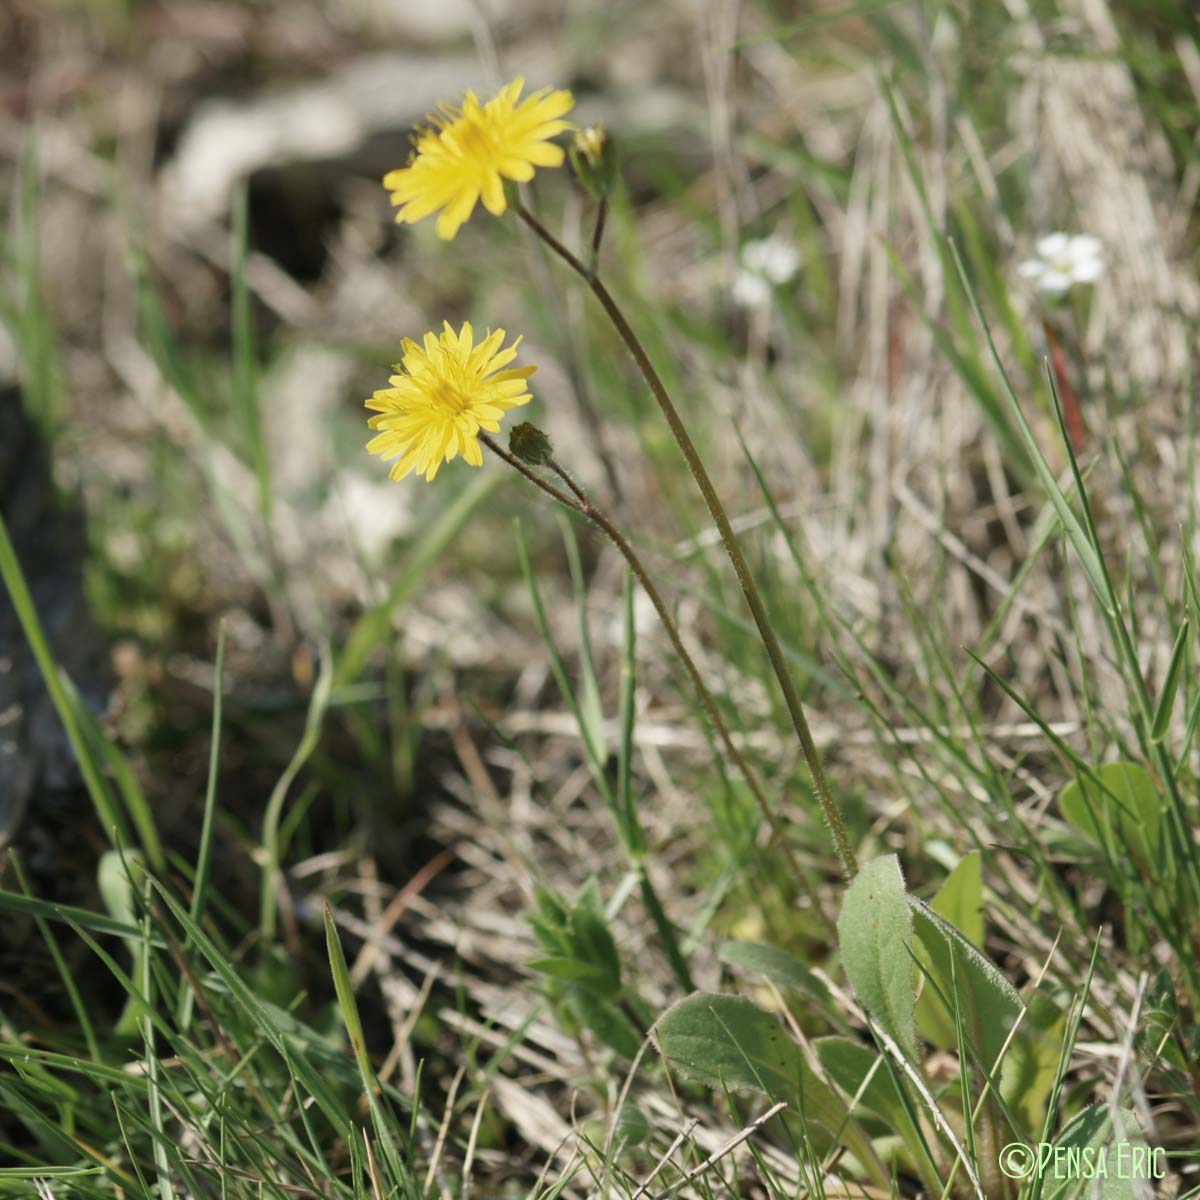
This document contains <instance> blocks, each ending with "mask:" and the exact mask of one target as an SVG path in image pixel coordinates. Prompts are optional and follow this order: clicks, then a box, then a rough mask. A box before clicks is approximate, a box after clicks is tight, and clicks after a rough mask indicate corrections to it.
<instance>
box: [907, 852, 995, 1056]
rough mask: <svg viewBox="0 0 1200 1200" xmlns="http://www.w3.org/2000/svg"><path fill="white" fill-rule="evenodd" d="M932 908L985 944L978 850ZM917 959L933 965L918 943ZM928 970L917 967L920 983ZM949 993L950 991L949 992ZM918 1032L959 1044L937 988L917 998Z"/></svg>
mask: <svg viewBox="0 0 1200 1200" xmlns="http://www.w3.org/2000/svg"><path fill="white" fill-rule="evenodd" d="M929 907H930V908H931V909H932V910H933V911H934V912H935V913H937V914H938V916H940V917H945V919H946V920H947V921H949V922H950V924H951V925H953V926H954V927H955V929H957V930H958V931H959V933H961V934H962V935H963V936H964V937H965V938H966V939H967V940H968V941H969V942H971V943H972V944H973V945H974V946H977V947H978V946H982V945H983V869H982V865H981V859H980V855H979V853H978V851H972V852H971V853H970V854H968V855H966V857H964V858H963V860H962V861H961V862H960V863H959V864H958V866H956V867H955V868H954V870H953V871H951V872H950V874H949V876H948V877H947V879H946V882H945V883H943V884H942V886H941V889H940V890H939V891H938V894H937V895H936V896H934V898H933V900H932V901H931V902H930V905H929ZM916 952H917V959H918V961H919V962H921V963H923V964H924V966H925V967H926V969H928V968H929V965H930V963H929V956H928V954H927V953H925V952H924V951H923V949H922V948H921V946H919V945H918V946H917V951H916ZM922 979H924V973H923V972H922V971H921V969H920V967H917V982H918V984H919V983H920V982H921V980H922ZM946 994H947V995H949V993H946ZM917 1032H918V1033H920V1035H921V1036H922V1037H923V1038H924V1039H925V1040H926V1041H928V1042H932V1043H933V1044H934V1045H935V1046H939V1047H941V1048H942V1049H944V1050H950V1049H953V1048H954V1047H955V1046H956V1044H957V1043H956V1041H955V1038H954V1021H953V1018H952V1016H950V1015H949V1014H947V1012H946V1009H945V1006H944V1005H943V1004H942V1001H941V1000H940V999H939V997H938V995H937V993H936V992H935V991H934V989H933V988H929V987H926V988H922V989H921V992H920V995H919V996H918V997H917Z"/></svg>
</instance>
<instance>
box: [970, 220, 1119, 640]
mask: <svg viewBox="0 0 1200 1200" xmlns="http://www.w3.org/2000/svg"><path fill="white" fill-rule="evenodd" d="M949 245H950V252H951V254H952V255H953V256H954V263H955V266H956V267H957V268H958V276H959V278H960V279H961V280H962V285H963V288H964V290H965V291H966V293H967V298H968V299H969V300H970V302H971V307H972V309H974V311H975V317H976V319H977V320H978V321H979V324H980V327H981V328H982V329H983V336H984V338H985V340H986V341H987V345H988V350H989V352H990V354H991V358H992V362H993V363H994V364H995V367H996V373H997V374H998V375H999V377H1000V383H1001V387H1002V391H1001V395H1002V396H1003V397H1004V400H1005V401H1006V403H1007V406H1008V414H1009V417H1010V418H1011V419H1012V422H1013V424H1015V425H1016V427H1017V433H1018V435H1019V436H1020V439H1021V441H1022V443H1023V444H1024V446H1025V451H1026V453H1027V454H1028V455H1029V461H1030V462H1031V463H1032V464H1033V469H1034V471H1036V473H1037V476H1038V479H1039V481H1040V482H1041V485H1042V489H1043V491H1044V492H1045V493H1046V498H1047V499H1048V500H1049V501H1050V503H1051V504H1053V505H1054V511H1055V513H1056V514H1057V515H1058V519H1059V521H1060V522H1061V524H1062V527H1063V529H1065V530H1066V533H1067V538H1068V539H1069V541H1070V543H1071V546H1072V548H1073V549H1074V551H1075V553H1076V554H1077V555H1078V556H1079V561H1080V563H1081V564H1082V566H1083V569H1084V572H1085V573H1086V574H1087V577H1088V581H1089V582H1090V583H1091V585H1092V590H1093V591H1094V592H1095V594H1096V599H1097V600H1098V601H1099V602H1100V605H1101V607H1102V608H1103V609H1104V611H1105V612H1106V613H1107V614H1108V615H1109V616H1113V615H1114V612H1113V597H1112V593H1111V590H1110V588H1109V584H1108V580H1107V579H1106V578H1105V574H1104V566H1103V564H1102V563H1101V561H1100V555H1099V552H1098V551H1097V550H1096V547H1095V546H1094V545H1093V544H1092V540H1091V538H1090V537H1089V536H1088V533H1087V530H1086V529H1084V527H1083V523H1082V522H1081V521H1080V520H1079V518H1078V517H1077V516H1076V515H1075V512H1074V510H1073V509H1072V508H1071V505H1070V503H1069V501H1068V500H1067V497H1066V496H1065V495H1064V493H1063V491H1062V489H1061V488H1060V487H1059V486H1058V480H1057V479H1055V477H1054V472H1053V471H1051V469H1050V464H1049V463H1047V461H1046V457H1045V455H1044V454H1043V453H1042V448H1041V447H1040V446H1039V445H1038V443H1037V438H1036V437H1034V434H1033V430H1032V429H1031V428H1030V427H1029V422H1028V421H1027V420H1026V419H1025V414H1024V412H1023V411H1022V410H1021V402H1020V401H1019V400H1018V399H1017V394H1016V392H1014V391H1013V388H1012V384H1011V383H1010V382H1009V378H1008V374H1007V372H1006V371H1005V370H1004V362H1003V360H1002V359H1001V357H1000V353H999V351H998V350H997V349H996V343H995V342H994V341H993V339H992V331H991V329H990V328H989V326H988V323H987V321H986V320H984V316H983V310H982V309H981V308H980V306H979V300H978V298H977V297H976V295H975V290H974V288H972V286H971V280H970V278H969V276H968V275H967V271H966V268H965V267H964V266H963V261H962V257H961V256H960V254H959V252H958V247H957V246H956V245H955V244H954V242H953V241H951V242H950V243H949Z"/></svg>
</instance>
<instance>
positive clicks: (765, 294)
mask: <svg viewBox="0 0 1200 1200" xmlns="http://www.w3.org/2000/svg"><path fill="white" fill-rule="evenodd" d="M738 257H739V261H740V263H741V266H740V268H739V270H738V273H737V275H735V276H734V280H733V301H734V303H735V304H739V305H741V307H742V308H763V307H765V306H766V305H768V304H770V302H771V295H772V289H773V288H774V287H775V286H776V285H778V284H782V283H787V282H789V281H790V280H791V279H793V278H794V277H795V275H796V272H797V271H798V270H799V269H800V251H799V250H797V249H796V247H795V246H794V245H793V244H792V243H791V242H790V241H788V239H787V238H785V237H781V236H780V235H779V234H775V233H773V234H771V236H770V237H766V238H761V239H759V240H757V241H752V242H746V243H745V244H744V245H743V246H742V251H741V254H740V255H739V256H738Z"/></svg>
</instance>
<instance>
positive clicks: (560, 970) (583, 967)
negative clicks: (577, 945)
mask: <svg viewBox="0 0 1200 1200" xmlns="http://www.w3.org/2000/svg"><path fill="white" fill-rule="evenodd" d="M525 965H526V966H527V967H528V968H529V969H530V970H531V971H538V972H540V973H541V974H542V975H549V976H550V978H551V979H560V980H562V982H563V983H577V984H580V985H581V986H583V987H588V986H589V985H590V986H592V987H593V988H594V989H595V990H597V991H607V990H608V987H607V982H608V979H607V977H606V976H605V974H604V972H603V971H601V970H600V969H599V968H598V967H597V966H596V965H595V964H594V963H589V962H584V961H583V960H582V959H578V958H571V957H569V956H567V955H563V954H547V955H544V956H543V957H541V958H531V959H530V960H529V961H528V962H527V963H526V964H525Z"/></svg>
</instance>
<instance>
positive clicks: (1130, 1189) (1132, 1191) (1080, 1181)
mask: <svg viewBox="0 0 1200 1200" xmlns="http://www.w3.org/2000/svg"><path fill="white" fill-rule="evenodd" d="M1118 1117H1119V1119H1118V1122H1117V1123H1116V1126H1115V1127H1114V1122H1113V1113H1112V1109H1110V1108H1109V1107H1108V1105H1106V1104H1093V1105H1092V1106H1091V1107H1090V1108H1085V1109H1084V1110H1083V1111H1082V1112H1081V1113H1079V1114H1078V1115H1077V1116H1075V1117H1073V1118H1072V1119H1071V1120H1070V1121H1069V1122H1068V1123H1067V1125H1066V1127H1065V1128H1064V1129H1063V1131H1062V1133H1060V1134H1059V1136H1058V1137H1057V1138H1056V1139H1055V1142H1054V1145H1055V1147H1056V1149H1058V1150H1060V1151H1061V1152H1062V1154H1061V1156H1060V1155H1055V1156H1054V1157H1052V1158H1051V1159H1049V1161H1047V1162H1046V1163H1045V1165H1044V1166H1043V1167H1042V1183H1043V1190H1042V1196H1043V1200H1084V1198H1085V1197H1086V1200H1134V1198H1135V1197H1137V1196H1141V1195H1142V1194H1143V1192H1144V1190H1145V1186H1146V1184H1147V1183H1149V1181H1150V1178H1151V1177H1150V1175H1149V1169H1148V1164H1147V1163H1146V1159H1145V1158H1143V1159H1142V1170H1141V1171H1140V1172H1137V1168H1136V1167H1135V1165H1134V1162H1133V1158H1132V1156H1133V1155H1135V1154H1141V1155H1148V1153H1149V1150H1148V1148H1147V1146H1146V1141H1145V1139H1144V1138H1143V1137H1142V1136H1141V1126H1140V1125H1139V1123H1138V1119H1137V1116H1136V1115H1135V1114H1134V1113H1133V1112H1132V1111H1130V1110H1129V1109H1127V1108H1122V1109H1119V1110H1118ZM1160 1158H1161V1153H1160ZM1089 1161H1090V1163H1091V1166H1090V1168H1089V1166H1088V1164H1089ZM1101 1164H1103V1174H1102V1173H1101ZM1162 1165H1163V1166H1164V1167H1165V1163H1164V1164H1162ZM1135 1172H1137V1174H1138V1175H1139V1177H1140V1178H1141V1180H1143V1181H1144V1182H1143V1183H1138V1182H1137V1181H1136V1180H1135V1178H1134V1175H1135ZM1151 1186H1152V1185H1151Z"/></svg>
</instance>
